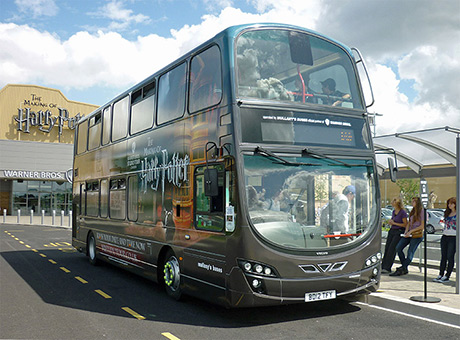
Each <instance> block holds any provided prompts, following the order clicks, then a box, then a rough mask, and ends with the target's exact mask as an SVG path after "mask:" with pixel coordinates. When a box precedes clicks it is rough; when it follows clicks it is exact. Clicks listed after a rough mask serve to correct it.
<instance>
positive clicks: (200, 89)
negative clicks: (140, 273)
mask: <svg viewBox="0 0 460 340" xmlns="http://www.w3.org/2000/svg"><path fill="white" fill-rule="evenodd" d="M189 96H190V100H189V111H190V113H194V112H197V111H200V110H202V109H205V108H208V107H211V106H214V105H216V104H218V103H219V102H220V100H221V98H222V67H221V58H220V50H219V47H217V46H216V45H215V46H212V47H211V48H208V49H207V50H205V51H204V52H202V53H200V54H199V55H197V56H195V57H193V59H192V62H191V66H190V93H189Z"/></svg>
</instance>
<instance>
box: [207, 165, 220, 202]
mask: <svg viewBox="0 0 460 340" xmlns="http://www.w3.org/2000/svg"><path fill="white" fill-rule="evenodd" d="M217 178H218V176H217V169H209V168H208V169H205V170H204V194H205V195H206V196H211V197H215V196H218V195H219V184H218V179H217Z"/></svg>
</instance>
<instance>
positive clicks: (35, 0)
mask: <svg viewBox="0 0 460 340" xmlns="http://www.w3.org/2000/svg"><path fill="white" fill-rule="evenodd" d="M14 2H15V4H16V6H18V10H19V12H20V13H25V14H28V15H30V14H31V15H32V17H33V18H37V17H40V16H55V15H56V14H57V13H58V11H59V9H58V7H57V6H56V4H55V2H54V0H15V1H14Z"/></svg>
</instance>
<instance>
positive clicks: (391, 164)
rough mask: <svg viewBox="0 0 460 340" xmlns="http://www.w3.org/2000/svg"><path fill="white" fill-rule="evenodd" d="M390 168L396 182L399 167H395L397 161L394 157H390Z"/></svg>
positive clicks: (393, 180)
mask: <svg viewBox="0 0 460 340" xmlns="http://www.w3.org/2000/svg"><path fill="white" fill-rule="evenodd" d="M388 170H389V171H390V179H391V181H392V182H393V183H394V182H396V172H397V171H398V168H397V167H395V162H394V160H393V158H388Z"/></svg>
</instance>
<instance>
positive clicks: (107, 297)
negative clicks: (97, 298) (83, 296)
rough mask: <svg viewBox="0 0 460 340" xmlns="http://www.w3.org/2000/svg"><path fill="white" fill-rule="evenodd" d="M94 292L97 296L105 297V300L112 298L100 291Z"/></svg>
mask: <svg viewBox="0 0 460 340" xmlns="http://www.w3.org/2000/svg"><path fill="white" fill-rule="evenodd" d="M95 292H96V293H98V294H99V295H102V296H103V297H105V298H106V299H111V298H112V297H111V296H110V295H109V294H106V293H104V292H103V291H102V290H100V289H96V290H95Z"/></svg>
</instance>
